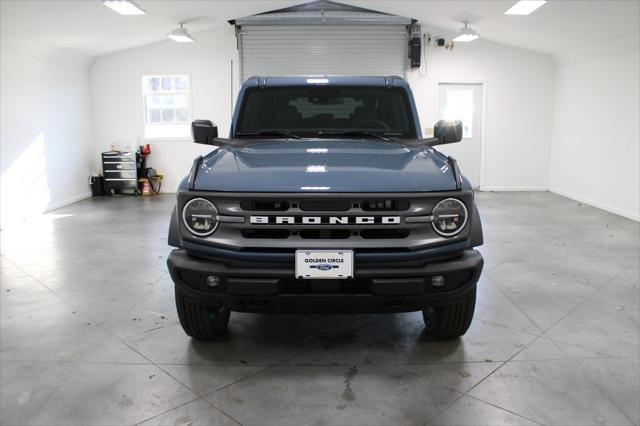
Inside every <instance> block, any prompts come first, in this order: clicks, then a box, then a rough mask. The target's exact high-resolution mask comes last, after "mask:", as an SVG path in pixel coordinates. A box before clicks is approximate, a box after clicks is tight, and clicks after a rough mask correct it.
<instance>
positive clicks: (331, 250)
mask: <svg viewBox="0 0 640 426" xmlns="http://www.w3.org/2000/svg"><path fill="white" fill-rule="evenodd" d="M192 130H193V137H194V141H195V142H196V143H201V144H208V145H213V146H216V147H217V149H215V150H213V151H212V152H211V153H209V154H208V155H206V156H204V157H198V158H196V159H195V160H194V162H193V166H192V168H191V171H190V173H189V175H188V176H187V177H185V178H184V179H183V181H182V183H181V185H180V188H179V190H178V194H177V204H176V208H175V210H174V212H173V215H172V218H171V225H170V229H169V244H170V245H171V246H173V247H175V250H173V251H172V252H171V254H170V256H169V259H168V261H167V263H168V266H169V271H170V273H171V277H172V279H173V281H174V283H175V290H176V305H177V309H178V315H179V319H180V323H181V324H182V327H183V328H184V330H185V332H186V333H187V334H188V335H190V336H192V337H194V338H196V339H201V340H211V339H215V338H216V337H218V336H220V335H221V334H222V333H224V331H225V330H226V327H227V325H228V323H229V317H230V312H231V311H237V312H278V313H282V312H290V313H299V314H307V313H361V312H369V313H385V312H410V311H422V312H423V317H424V320H425V323H426V327H427V331H428V332H429V333H430V334H432V335H434V336H437V337H441V338H457V337H459V336H461V335H463V334H464V333H465V332H466V331H467V329H468V328H469V325H470V324H471V321H472V319H473V312H474V307H475V300H476V283H477V281H478V278H479V276H480V273H481V271H482V266H483V259H482V256H481V255H480V253H479V252H478V251H476V250H474V248H475V247H477V246H480V245H482V242H483V236H482V225H481V223H480V216H479V214H478V209H477V208H476V205H475V202H474V194H473V190H472V188H471V185H470V183H469V181H468V180H467V179H465V178H464V176H462V174H461V173H460V171H459V169H458V166H457V163H456V161H455V159H453V158H451V157H447V156H445V155H443V154H442V153H440V152H438V151H437V150H436V149H434V148H433V147H434V146H435V145H439V144H445V143H452V142H459V141H460V140H461V139H462V124H461V123H460V122H459V121H439V122H438V123H436V125H435V126H434V136H433V137H429V138H423V137H422V135H421V131H420V123H419V120H418V114H417V111H416V106H415V102H414V99H413V95H412V93H411V90H410V88H409V85H408V84H407V83H406V82H405V81H404V80H403V79H401V78H399V77H287V78H285V77H281V78H277V77H253V78H250V79H248V80H247V81H246V82H245V83H244V84H243V86H242V88H241V90H240V93H239V96H238V101H237V103H236V108H235V112H234V115H233V121H232V124H231V130H230V135H229V138H228V139H227V138H220V137H218V129H217V127H216V126H215V125H213V124H212V123H211V122H210V121H207V120H196V121H194V122H193V124H192Z"/></svg>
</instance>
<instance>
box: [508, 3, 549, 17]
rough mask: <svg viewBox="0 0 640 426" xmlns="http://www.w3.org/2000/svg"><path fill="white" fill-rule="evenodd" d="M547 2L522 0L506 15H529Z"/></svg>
mask: <svg viewBox="0 0 640 426" xmlns="http://www.w3.org/2000/svg"><path fill="white" fill-rule="evenodd" d="M545 3H546V0H520V1H519V2H518V3H516V4H514V5H513V6H511V7H510V8H509V9H507V11H506V12H504V14H505V15H528V14H530V13H531V12H533V11H534V10H536V9H537V8H539V7H540V6H542V5H543V4H545Z"/></svg>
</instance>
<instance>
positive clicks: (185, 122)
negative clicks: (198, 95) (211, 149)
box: [142, 75, 191, 139]
mask: <svg viewBox="0 0 640 426" xmlns="http://www.w3.org/2000/svg"><path fill="white" fill-rule="evenodd" d="M142 93H143V96H144V136H145V138H153V139H155V138H183V137H188V136H189V133H190V126H189V123H190V120H191V108H190V106H191V93H190V85H189V76H188V75H145V76H143V77H142Z"/></svg>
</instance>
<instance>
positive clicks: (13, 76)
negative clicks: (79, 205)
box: [0, 34, 92, 227]
mask: <svg viewBox="0 0 640 426" xmlns="http://www.w3.org/2000/svg"><path fill="white" fill-rule="evenodd" d="M0 52H1V57H0V64H1V68H0V91H1V93H2V96H1V105H0V110H1V117H0V121H1V123H2V126H1V130H0V173H1V176H2V177H1V191H0V194H1V200H0V206H1V216H0V219H1V221H2V226H3V227H5V226H7V225H8V224H10V223H11V222H13V221H15V220H20V219H24V218H26V217H28V216H35V215H37V214H40V213H42V212H43V211H46V210H50V209H53V208H56V207H60V206H62V205H65V204H69V203H71V202H73V201H76V200H79V199H82V198H85V197H87V196H89V195H90V191H89V186H88V177H89V161H90V157H91V153H92V143H91V132H90V126H91V123H90V102H89V72H88V65H89V60H88V58H86V57H84V56H78V55H76V54H71V53H69V52H66V51H63V50H59V49H54V48H51V47H48V46H43V45H35V44H28V43H24V42H17V41H15V40H13V39H11V38H9V37H6V36H5V35H4V34H3V37H2V46H1V48H0Z"/></svg>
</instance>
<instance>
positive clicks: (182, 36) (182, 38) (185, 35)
mask: <svg viewBox="0 0 640 426" xmlns="http://www.w3.org/2000/svg"><path fill="white" fill-rule="evenodd" d="M178 25H179V27H178V28H176V29H175V30H173V31H171V32H170V33H169V34H167V37H169V38H170V39H171V40H173V41H175V42H176V43H193V42H194V41H196V39H195V38H193V37H192V36H191V35H190V34H189V32H188V31H187V29H186V28H185V27H184V22H178Z"/></svg>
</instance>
